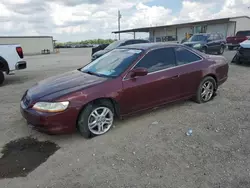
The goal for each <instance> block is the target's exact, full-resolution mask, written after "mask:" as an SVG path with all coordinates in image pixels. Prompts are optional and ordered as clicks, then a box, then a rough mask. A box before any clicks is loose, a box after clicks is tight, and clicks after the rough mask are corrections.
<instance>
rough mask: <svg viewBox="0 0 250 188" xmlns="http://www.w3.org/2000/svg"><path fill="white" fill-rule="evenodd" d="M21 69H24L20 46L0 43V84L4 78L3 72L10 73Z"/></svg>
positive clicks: (24, 63)
mask: <svg viewBox="0 0 250 188" xmlns="http://www.w3.org/2000/svg"><path fill="white" fill-rule="evenodd" d="M21 69H26V61H24V60H23V50H22V47H21V46H20V45H18V44H0V85H2V84H3V82H4V80H5V77H4V73H5V74H11V73H14V71H15V70H21Z"/></svg>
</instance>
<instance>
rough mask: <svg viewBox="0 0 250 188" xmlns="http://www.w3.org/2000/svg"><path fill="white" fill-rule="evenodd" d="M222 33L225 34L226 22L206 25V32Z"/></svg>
mask: <svg viewBox="0 0 250 188" xmlns="http://www.w3.org/2000/svg"><path fill="white" fill-rule="evenodd" d="M216 32H219V33H222V34H223V35H224V37H225V36H227V24H213V25H208V26H207V33H216Z"/></svg>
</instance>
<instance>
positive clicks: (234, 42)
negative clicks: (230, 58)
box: [226, 30, 250, 50]
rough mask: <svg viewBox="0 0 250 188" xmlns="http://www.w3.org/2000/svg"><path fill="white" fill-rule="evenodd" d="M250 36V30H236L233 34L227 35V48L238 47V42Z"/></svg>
mask: <svg viewBox="0 0 250 188" xmlns="http://www.w3.org/2000/svg"><path fill="white" fill-rule="evenodd" d="M249 38H250V30H245V31H238V32H237V33H236V35H235V36H232V37H227V39H226V40H227V46H228V49H229V50H233V49H234V48H235V47H239V46H240V43H241V42H243V41H245V40H247V39H249Z"/></svg>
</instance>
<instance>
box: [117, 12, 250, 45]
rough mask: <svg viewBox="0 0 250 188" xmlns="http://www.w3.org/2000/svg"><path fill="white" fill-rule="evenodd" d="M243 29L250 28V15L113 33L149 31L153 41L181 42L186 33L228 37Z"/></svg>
mask: <svg viewBox="0 0 250 188" xmlns="http://www.w3.org/2000/svg"><path fill="white" fill-rule="evenodd" d="M241 30H250V17H248V16H239V17H231V18H220V19H213V20H205V21H199V22H190V23H182V24H174V25H164V26H156V27H144V28H136V29H128V30H122V31H120V32H119V31H114V32H112V33H129V32H133V33H134V37H135V33H136V32H147V33H149V39H150V41H152V42H166V41H171V42H180V41H181V40H182V39H183V38H184V37H185V34H186V33H190V34H195V33H210V32H220V33H222V34H223V35H224V37H227V36H232V35H235V34H236V32H237V31H241Z"/></svg>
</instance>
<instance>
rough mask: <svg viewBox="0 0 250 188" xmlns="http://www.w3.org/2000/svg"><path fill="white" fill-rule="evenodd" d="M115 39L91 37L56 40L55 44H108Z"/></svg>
mask: <svg viewBox="0 0 250 188" xmlns="http://www.w3.org/2000/svg"><path fill="white" fill-rule="evenodd" d="M114 41H116V40H113V39H92V40H82V41H78V42H71V41H69V42H64V43H63V42H56V45H57V46H62V45H81V44H110V43H112V42H114Z"/></svg>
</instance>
